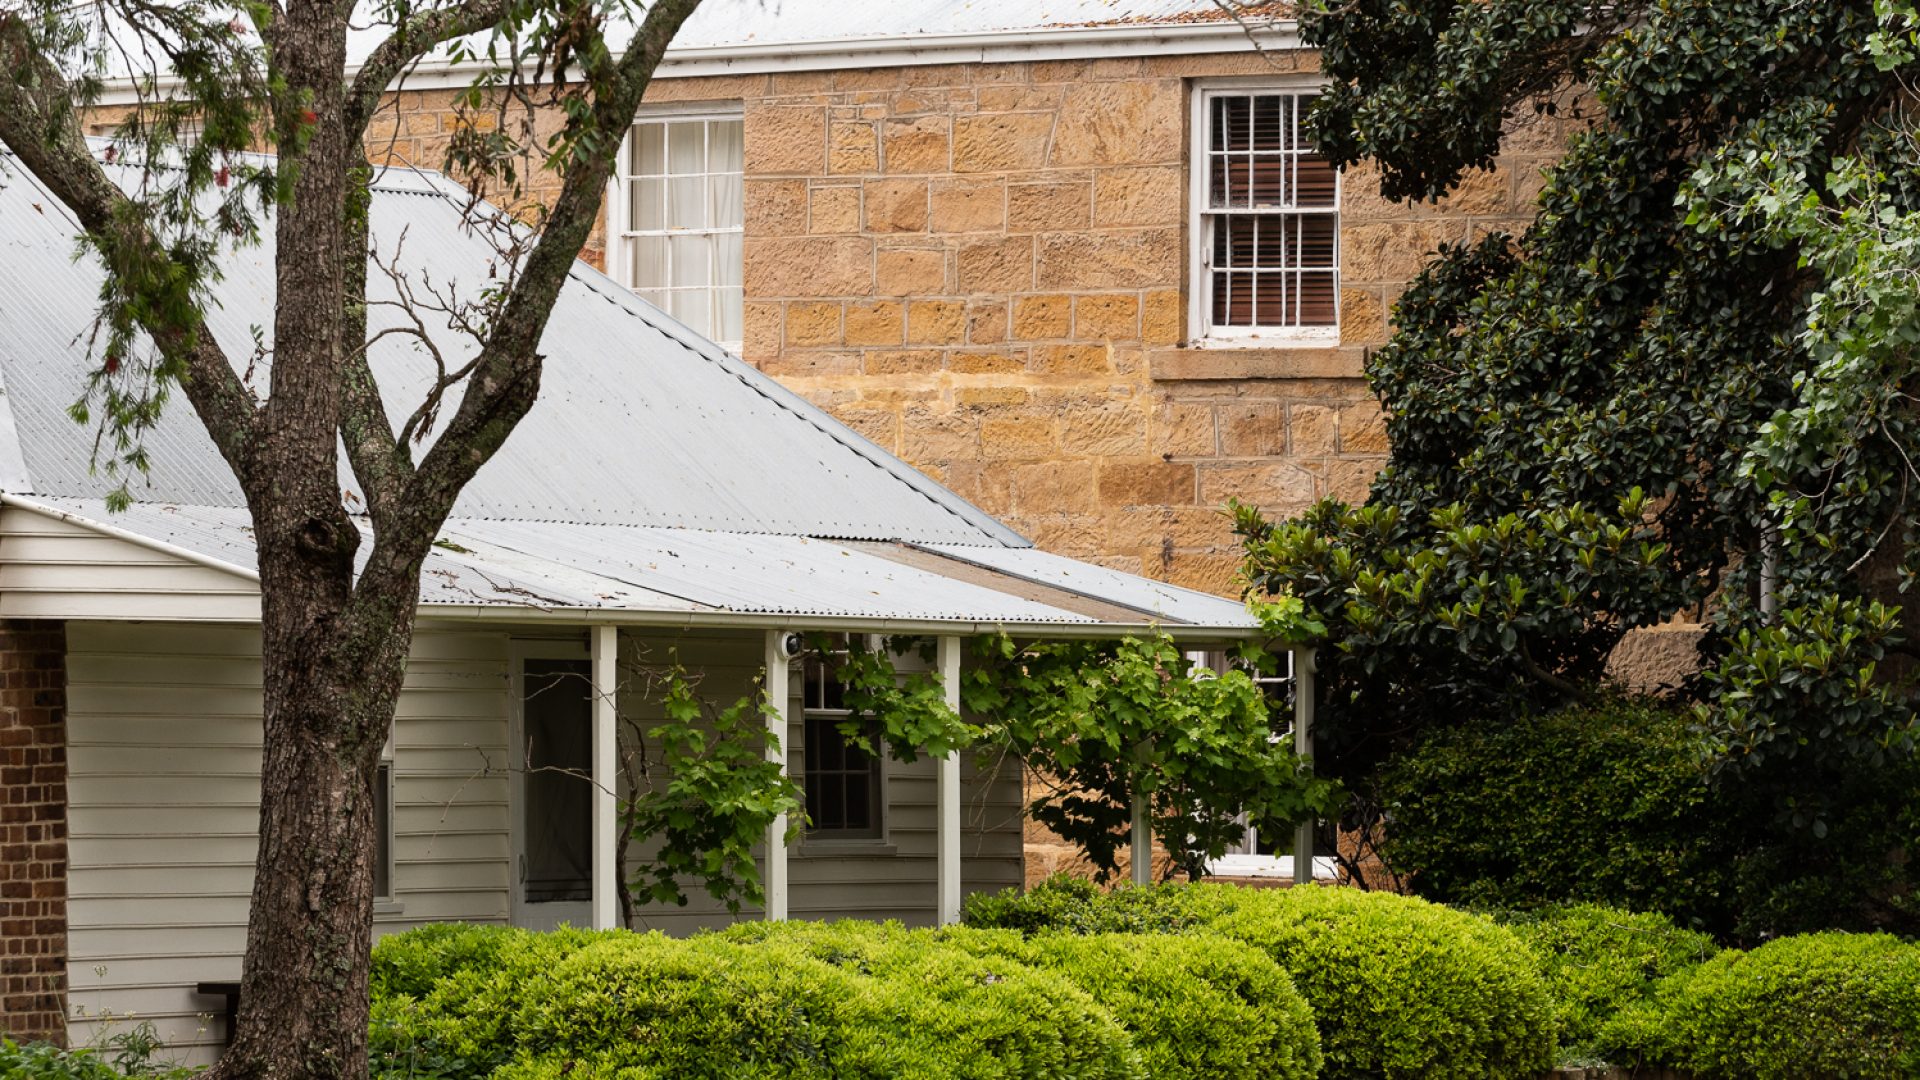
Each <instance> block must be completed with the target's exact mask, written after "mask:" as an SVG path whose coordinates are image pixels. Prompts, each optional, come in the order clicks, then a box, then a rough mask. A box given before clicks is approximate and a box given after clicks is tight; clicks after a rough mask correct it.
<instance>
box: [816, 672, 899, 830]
mask: <svg viewBox="0 0 1920 1080" xmlns="http://www.w3.org/2000/svg"><path fill="white" fill-rule="evenodd" d="M864 641H865V643H866V647H867V648H868V649H870V650H871V649H883V648H885V647H886V644H885V641H884V639H882V638H880V637H878V636H876V635H872V634H868V635H865V636H864ZM835 651H836V652H837V651H839V650H835ZM813 659H814V658H813V657H812V656H811V655H809V656H808V657H807V658H806V659H805V660H803V661H802V663H801V667H800V679H799V683H800V725H801V726H800V746H801V754H800V755H799V756H800V769H799V776H800V783H801V790H802V795H803V797H804V794H805V788H806V783H807V781H808V780H809V779H811V774H812V771H813V762H812V761H811V760H810V759H809V758H808V757H807V756H806V752H805V748H806V728H807V724H808V723H810V722H812V721H814V720H822V721H831V722H835V723H837V722H838V721H840V720H842V719H845V718H846V717H849V716H852V715H853V710H852V709H828V708H816V707H815V706H814V704H813V702H811V701H809V700H807V696H806V695H807V677H806V664H807V663H809V662H811V661H812V660H813ZM820 659H821V661H822V662H823V663H825V661H826V658H825V657H822V658H820ZM826 674H828V675H829V677H830V675H831V672H830V670H829V671H828V672H826ZM869 752H870V753H871V754H872V755H873V770H872V771H873V777H872V784H873V791H872V794H871V796H870V798H871V800H872V802H873V824H872V826H870V827H869V828H866V829H822V828H817V827H815V826H814V824H813V823H812V822H811V821H809V822H808V823H807V829H806V835H805V842H806V843H807V844H811V845H814V846H817V847H820V846H836V845H838V846H848V847H855V846H858V847H875V846H882V845H885V844H887V843H888V831H887V829H888V825H889V824H890V821H889V819H890V817H891V815H889V814H888V813H887V799H888V791H887V749H886V747H885V746H884V745H880V744H877V743H876V745H875V746H874V747H873V748H872V749H871V750H870V751H869Z"/></svg>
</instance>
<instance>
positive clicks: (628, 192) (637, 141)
mask: <svg viewBox="0 0 1920 1080" xmlns="http://www.w3.org/2000/svg"><path fill="white" fill-rule="evenodd" d="M743 128H744V125H743V124H742V122H741V119H740V117H739V116H737V115H685V116H658V117H654V116H645V117H641V118H640V119H639V120H637V121H635V122H634V125H633V129H632V131H631V133H630V134H629V135H628V138H627V145H626V148H625V150H624V151H623V152H622V153H621V155H620V168H619V176H618V179H617V181H616V187H615V192H616V200H617V202H618V203H619V219H620V228H619V230H618V234H619V241H620V242H619V244H618V245H617V246H618V249H619V250H617V251H615V252H612V253H610V256H611V257H610V258H609V263H610V266H609V269H610V270H611V271H612V272H613V274H614V276H615V277H616V278H617V279H619V280H620V281H621V282H622V283H623V284H625V285H626V286H627V287H628V288H630V289H633V290H634V291H636V292H638V293H639V294H640V295H641V296H642V297H644V298H645V299H646V300H648V301H649V302H650V303H652V304H653V305H654V306H656V307H658V308H660V309H661V310H662V311H665V312H666V313H667V314H669V315H672V316H673V317H674V318H676V319H678V320H680V321H681V322H683V323H685V324H686V325H687V327H688V328H689V329H692V330H694V331H697V332H699V333H701V334H704V335H706V336H707V337H710V338H712V339H713V340H715V341H717V342H720V343H721V344H722V345H726V346H727V347H729V348H732V349H735V350H737V349H739V347H740V341H741V336H742V331H741V313H742V307H743V297H742V290H741V283H742V270H741V249H740V237H741V229H742V225H743V223H744V221H745V208H744V200H743V194H744V174H745V149H744V141H743V139H744V130H743Z"/></svg>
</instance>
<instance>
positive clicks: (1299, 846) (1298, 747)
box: [1293, 646, 1314, 885]
mask: <svg viewBox="0 0 1920 1080" xmlns="http://www.w3.org/2000/svg"><path fill="white" fill-rule="evenodd" d="M1293 752H1294V754H1295V755H1296V756H1297V757H1299V759H1300V763H1301V764H1303V765H1312V764H1313V650H1312V649H1307V648H1301V647H1299V646H1295V647H1294V649H1293ZM1313 824H1314V823H1313V819H1312V818H1308V819H1307V820H1306V821H1304V822H1302V823H1301V824H1300V828H1299V831H1298V832H1296V833H1295V834H1294V838H1293V883H1294V884H1295V885H1311V884H1313Z"/></svg>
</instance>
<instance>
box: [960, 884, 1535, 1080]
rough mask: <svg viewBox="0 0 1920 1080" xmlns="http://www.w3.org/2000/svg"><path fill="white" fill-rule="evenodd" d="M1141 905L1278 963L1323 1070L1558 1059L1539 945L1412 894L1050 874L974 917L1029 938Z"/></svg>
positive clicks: (1504, 1073) (1106, 921)
mask: <svg viewBox="0 0 1920 1080" xmlns="http://www.w3.org/2000/svg"><path fill="white" fill-rule="evenodd" d="M1142 912H1149V913H1151V917H1152V918H1153V919H1155V920H1165V921H1167V922H1169V923H1177V924H1179V925H1182V926H1185V927H1187V930H1186V932H1187V933H1197V934H1203V935H1215V936H1222V937H1227V938H1232V939H1235V940H1238V941H1242V942H1244V943H1246V944H1249V945H1253V946H1254V947H1256V948H1258V949H1260V950H1261V951H1263V952H1265V953H1266V954H1267V955H1268V956H1271V957H1272V958H1273V959H1274V960H1275V961H1277V962H1278V963H1279V965H1280V966H1281V967H1282V968H1283V969H1285V970H1286V971H1287V973H1288V974H1289V975H1291V976H1292V977H1293V981H1294V985H1295V986H1296V987H1297V988H1298V989H1299V991H1300V992H1301V994H1302V995H1304V996H1305V997H1306V999H1307V1002H1308V1003H1309V1004H1310V1005H1311V1006H1312V1009H1313V1015H1314V1019H1315V1022H1316V1026H1317V1027H1318V1030H1319V1032H1320V1047H1321V1052H1322V1053H1323V1055H1324V1056H1325V1068H1324V1071H1323V1073H1322V1075H1325V1076H1328V1077H1348V1076H1384V1077H1390V1078H1395V1077H1426V1076H1439V1075H1444V1076H1452V1077H1509V1076H1526V1075H1530V1074H1534V1073H1538V1072H1541V1071H1543V1070H1545V1069H1547V1068H1549V1067H1550V1066H1551V1065H1552V1063H1553V1058H1554V1027H1555V1019H1554V1006H1553V1001H1552V999H1551V997H1550V996H1549V994H1548V991H1547V987H1546V984H1545V981H1544V980H1543V978H1542V977H1541V974H1540V972H1539V970H1538V965H1537V962H1536V960H1535V959H1534V957H1533V954H1532V953H1531V952H1529V951H1528V950H1527V948H1526V947H1525V946H1524V945H1523V944H1521V942H1520V941H1519V939H1518V938H1516V937H1515V936H1514V935H1513V934H1512V933H1510V932H1509V931H1507V930H1505V929H1503V928H1501V927H1499V926H1497V925H1495V924H1494V923H1493V922H1492V921H1491V920H1489V919H1486V918H1483V917H1480V916H1476V915H1469V914H1466V913H1463V912H1458V911H1452V910H1449V909H1447V908H1443V907H1440V906H1438V905H1436V904H1430V903H1427V902H1425V901H1422V900H1417V899H1414V898H1412V897H1405V896H1395V895H1391V894H1387V893H1369V892H1361V891H1358V890H1353V889H1322V888H1301V889H1243V888H1237V887H1234V886H1225V885H1163V886H1156V887H1152V888H1147V889H1137V890H1129V889H1122V890H1116V891H1115V892H1114V893H1111V894H1107V895H1105V896H1104V897H1103V896H1100V895H1098V894H1088V893H1087V892H1086V891H1085V890H1084V889H1082V888H1081V887H1080V886H1078V885H1070V884H1067V883H1064V882H1060V881H1054V882H1048V883H1045V884H1043V885H1041V886H1039V887H1038V888H1036V889H1034V890H1032V891H1030V892H1029V893H1028V894H1027V895H1026V896H1024V897H1016V896H1008V895H1002V896H1001V897H999V898H997V899H996V900H994V901H993V902H992V903H990V904H989V903H980V904H976V905H974V906H972V907H971V908H970V909H969V917H970V918H971V919H973V921H974V922H975V924H976V925H983V926H1013V927H1019V928H1021V929H1022V930H1024V931H1026V932H1028V933H1030V934H1043V933H1046V932H1048V931H1056V930H1057V931H1061V932H1080V931H1091V932H1096V933H1098V932H1106V931H1108V930H1110V929H1113V928H1115V927H1125V926H1128V925H1132V924H1133V923H1134V922H1135V921H1136V920H1138V919H1139V918H1141V917H1142V916H1141V913H1142ZM1050 919H1057V920H1058V921H1057V922H1050V921H1049V920H1050Z"/></svg>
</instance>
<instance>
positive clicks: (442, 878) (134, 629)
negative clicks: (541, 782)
mask: <svg viewBox="0 0 1920 1080" xmlns="http://www.w3.org/2000/svg"><path fill="white" fill-rule="evenodd" d="M67 648H68V656H67V679H68V691H67V701H68V717H67V737H68V742H69V753H68V764H69V770H70V772H69V778H68V798H69V801H70V804H71V807H70V814H71V817H70V828H71V834H72V836H71V848H70V854H71V860H72V869H71V872H70V877H69V888H70V892H71V899H70V900H69V903H68V919H69V926H70V929H69V948H70V949H71V950H72V958H73V959H72V965H71V983H72V993H71V1001H72V1006H73V1008H74V1010H75V1012H76V1013H77V1014H79V1017H80V1022H79V1023H76V1024H75V1025H74V1028H73V1030H72V1033H71V1034H72V1036H73V1038H74V1039H75V1040H76V1041H84V1040H87V1039H89V1038H93V1037H96V1036H97V1035H98V1034H99V1033H100V1031H101V1028H102V1025H103V1023H104V1024H105V1026H108V1027H114V1028H117V1027H121V1026H123V1025H125V1024H127V1023H137V1022H139V1021H140V1020H150V1021H152V1022H153V1023H154V1024H155V1026H156V1027H157V1028H158V1029H159V1032H160V1034H161V1036H162V1037H163V1038H165V1039H166V1040H167V1041H168V1042H169V1043H170V1044H173V1045H175V1046H179V1047H183V1048H184V1049H185V1050H186V1051H187V1053H188V1057H189V1060H193V1061H199V1062H205V1061H210V1060H211V1058H212V1055H213V1051H214V1048H215V1047H217V1046H218V1045H219V1041H220V1039H221V1037H222V1035H223V1032H222V1031H221V1030H220V1029H221V1023H220V1021H218V1020H215V1021H214V1022H213V1023H211V1024H208V1023H206V1022H205V1021H203V1020H202V1019H201V1014H203V1013H207V1012H217V1011H218V1009H219V1007H220V1002H219V1000H218V999H209V998H202V997H199V996H196V995H194V994H193V993H192V992H191V991H192V986H193V984H194V983H196V982H199V981H201V980H231V979H237V978H238V977H239V975H240V956H241V952H242V950H243V949H244V947H245V943H246V913H247V899H248V894H249V891H250V889H251V887H252V878H253V859H254V853H255V848H256V842H255V841H256V835H257V819H258V792H259V769H260V711H261V706H260V639H259V634H258V632H257V631H256V630H254V629H251V628H245V627H221V626H211V625H179V624H174V625H165V624H154V623H144V624H142V623H90V622H73V623H69V624H68V628H67ZM506 695H507V637H506V635H505V634H504V633H502V632H499V631H492V632H486V633H460V632H447V631H439V630H426V631H423V632H422V633H421V634H420V635H419V636H418V637H417V638H416V639H415V643H414V650H413V660H412V661H411V663H410V664H409V667H408V672H407V682H406V690H405V691H404V692H403V694H402V695H401V700H400V705H399V710H398V716H397V719H396V723H395V735H394V742H395V746H394V811H395V812H394V831H395V863H396V866H395V871H394V878H393V881H394V894H395V895H394V903H393V904H392V905H387V906H386V907H384V908H383V910H382V912H381V914H380V915H379V918H378V922H379V927H378V929H379V931H380V932H382V933H386V932H392V931H395V930H399V929H404V928H406V927H409V926H413V925H416V924H418V923H423V922H435V921H445V920H462V921H475V922H504V921H505V920H506V918H507V816H506V815H507V804H506V799H507V794H506V781H505V774H504V772H503V771H502V765H503V763H504V761H505V755H506V715H507V714H506V706H507V696H506ZM109 1016H111V1017H118V1018H124V1019H119V1020H107V1019H106V1018H108V1017H109Z"/></svg>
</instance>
